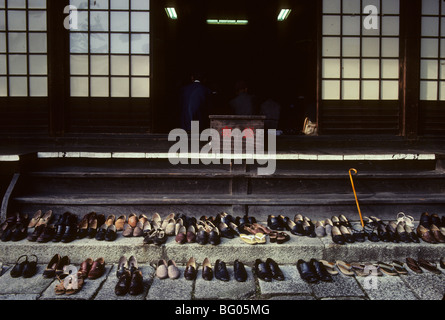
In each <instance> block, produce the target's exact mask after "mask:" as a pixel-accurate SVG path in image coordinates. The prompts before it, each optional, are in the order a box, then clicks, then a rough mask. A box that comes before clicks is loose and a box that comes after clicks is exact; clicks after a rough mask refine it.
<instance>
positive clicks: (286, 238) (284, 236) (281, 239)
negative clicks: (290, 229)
mask: <svg viewBox="0 0 445 320" xmlns="http://www.w3.org/2000/svg"><path fill="white" fill-rule="evenodd" d="M289 240H290V236H289V235H288V234H287V233H286V232H278V234H277V243H278V244H283V243H285V242H286V241H289Z"/></svg>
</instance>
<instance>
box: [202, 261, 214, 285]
mask: <svg viewBox="0 0 445 320" xmlns="http://www.w3.org/2000/svg"><path fill="white" fill-rule="evenodd" d="M202 278H203V279H204V280H207V281H211V280H212V279H213V269H212V265H211V264H210V261H209V259H208V258H205V259H204V262H203V263H202Z"/></svg>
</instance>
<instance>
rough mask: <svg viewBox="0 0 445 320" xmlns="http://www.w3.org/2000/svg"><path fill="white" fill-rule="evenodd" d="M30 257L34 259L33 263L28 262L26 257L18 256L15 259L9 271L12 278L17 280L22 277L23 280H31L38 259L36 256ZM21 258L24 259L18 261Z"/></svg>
mask: <svg viewBox="0 0 445 320" xmlns="http://www.w3.org/2000/svg"><path fill="white" fill-rule="evenodd" d="M31 256H32V257H35V259H34V260H33V261H29V260H28V256H27V255H23V256H20V257H19V258H18V259H17V261H16V263H15V265H14V267H13V268H12V269H11V273H10V274H11V277H12V278H18V277H21V276H23V278H31V277H32V276H34V275H35V274H36V271H37V261H38V259H37V256H36V255H34V254H33V255H31ZM23 257H24V258H25V260H23V261H20V259H21V258H23Z"/></svg>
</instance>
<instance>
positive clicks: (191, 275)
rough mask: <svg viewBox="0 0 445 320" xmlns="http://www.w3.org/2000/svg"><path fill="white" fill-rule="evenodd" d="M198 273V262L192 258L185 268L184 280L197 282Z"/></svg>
mask: <svg viewBox="0 0 445 320" xmlns="http://www.w3.org/2000/svg"><path fill="white" fill-rule="evenodd" d="M197 272H198V270H197V269H196V261H195V258H193V257H192V258H190V259H189V261H188V262H187V265H186V266H185V270H184V278H185V279H186V280H195V279H196V274H197Z"/></svg>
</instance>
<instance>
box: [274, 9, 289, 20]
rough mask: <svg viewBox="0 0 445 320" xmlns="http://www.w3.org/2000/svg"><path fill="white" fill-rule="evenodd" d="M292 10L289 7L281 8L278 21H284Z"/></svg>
mask: <svg viewBox="0 0 445 320" xmlns="http://www.w3.org/2000/svg"><path fill="white" fill-rule="evenodd" d="M291 11H292V10H291V9H281V11H280V14H279V15H278V18H277V20H278V21H284V20H286V19H287V17H289V14H290V12H291Z"/></svg>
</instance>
